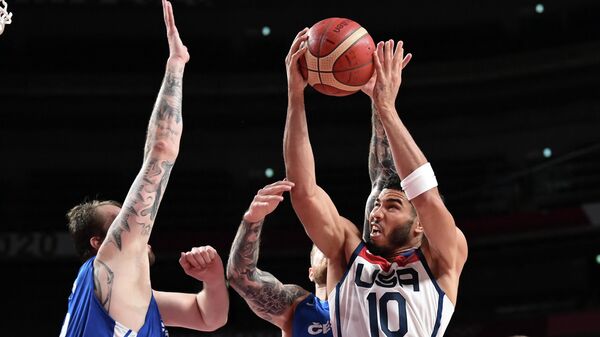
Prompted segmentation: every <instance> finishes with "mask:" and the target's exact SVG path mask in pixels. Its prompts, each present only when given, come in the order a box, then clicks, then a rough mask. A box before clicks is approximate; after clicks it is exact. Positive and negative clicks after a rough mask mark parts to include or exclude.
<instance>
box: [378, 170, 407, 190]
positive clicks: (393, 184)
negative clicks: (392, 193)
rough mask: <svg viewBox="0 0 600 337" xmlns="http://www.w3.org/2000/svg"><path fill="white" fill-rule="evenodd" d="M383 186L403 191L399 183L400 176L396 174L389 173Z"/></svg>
mask: <svg viewBox="0 0 600 337" xmlns="http://www.w3.org/2000/svg"><path fill="white" fill-rule="evenodd" d="M383 188H384V189H385V188H388V189H392V190H398V191H403V190H402V185H400V177H399V176H398V175H397V174H392V175H390V176H389V177H388V178H387V179H386V181H385V183H384V184H383Z"/></svg>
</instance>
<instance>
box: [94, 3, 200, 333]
mask: <svg viewBox="0 0 600 337" xmlns="http://www.w3.org/2000/svg"><path fill="white" fill-rule="evenodd" d="M163 13H164V20H165V25H166V28H167V38H168V42H169V51H170V54H169V59H168V61H167V66H166V73H165V77H164V80H163V83H162V87H161V89H160V92H159V94H158V98H157V100H156V104H155V106H154V110H153V111H152V115H151V116H150V123H149V125H148V134H147V137H146V145H145V151H144V160H143V164H142V167H141V169H140V171H139V173H138V174H137V177H136V178H135V181H134V182H133V185H132V186H131V188H130V190H129V192H128V194H127V196H126V197H125V201H124V202H123V206H122V207H121V209H120V211H119V213H118V214H117V215H116V217H115V219H114V221H113V222H112V224H111V225H110V227H109V229H108V232H107V234H106V238H105V239H104V240H103V242H102V244H101V245H100V248H99V250H98V254H97V257H96V259H95V261H94V282H95V284H94V288H95V293H96V296H97V297H98V299H99V300H100V302H101V303H102V305H103V306H104V308H105V309H106V311H107V312H108V313H109V314H110V315H111V317H113V318H114V319H115V320H117V321H119V322H120V323H122V324H125V325H126V326H127V327H129V328H131V329H136V327H141V324H143V319H144V315H145V310H142V309H143V308H144V307H145V306H147V304H148V303H149V299H150V296H151V287H150V277H149V273H150V272H149V262H148V250H149V247H148V239H149V237H150V233H151V232H152V228H153V226H154V221H155V219H156V214H157V211H158V206H159V205H160V202H161V199H162V196H163V194H164V192H165V188H166V187H167V182H168V181H169V175H170V174H171V169H172V168H173V165H174V163H175V159H176V157H177V154H178V152H179V140H180V138H181V132H182V126H183V125H182V116H181V99H182V79H183V71H184V68H185V64H186V63H187V61H188V60H189V54H188V52H187V49H186V47H185V46H184V45H183V43H182V42H181V39H180V38H179V34H178V32H177V28H176V27H175V21H174V18H173V9H172V7H171V4H170V3H169V2H167V1H166V0H163Z"/></svg>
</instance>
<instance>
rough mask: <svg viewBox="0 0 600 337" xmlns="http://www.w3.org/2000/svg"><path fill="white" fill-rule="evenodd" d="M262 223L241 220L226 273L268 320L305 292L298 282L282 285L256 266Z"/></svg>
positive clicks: (242, 294) (231, 281)
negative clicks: (296, 283)
mask: <svg viewBox="0 0 600 337" xmlns="http://www.w3.org/2000/svg"><path fill="white" fill-rule="evenodd" d="M262 225H263V222H262V221H261V222H257V223H248V222H246V221H242V224H241V225H240V227H239V229H238V232H237V235H236V237H235V240H234V241H233V244H232V246H231V252H230V254H229V261H228V263H227V269H228V271H227V274H228V276H229V284H231V286H232V287H233V288H234V289H235V290H236V291H237V292H238V293H239V294H240V295H241V296H242V297H243V298H244V299H245V300H246V302H248V304H249V305H250V307H251V308H252V310H253V311H254V312H255V313H256V314H257V315H259V316H260V317H262V318H263V319H265V320H267V321H272V320H273V318H274V317H276V316H279V315H282V314H283V313H284V312H285V311H286V310H287V309H288V308H289V307H290V306H291V305H292V304H293V303H294V301H295V300H296V299H297V298H298V297H301V296H304V295H306V294H308V292H307V291H306V290H304V289H302V288H301V287H299V286H297V285H284V284H282V283H281V282H280V281H279V280H278V279H277V278H275V277H274V276H273V275H272V274H270V273H268V272H265V271H262V270H260V269H258V268H257V267H256V264H257V262H258V251H259V244H260V233H261V230H262Z"/></svg>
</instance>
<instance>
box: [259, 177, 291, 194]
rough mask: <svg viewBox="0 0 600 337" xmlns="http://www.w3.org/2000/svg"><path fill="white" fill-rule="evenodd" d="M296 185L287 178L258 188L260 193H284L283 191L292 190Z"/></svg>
mask: <svg viewBox="0 0 600 337" xmlns="http://www.w3.org/2000/svg"><path fill="white" fill-rule="evenodd" d="M293 187H294V183H293V182H291V181H287V180H280V181H276V182H274V183H272V184H269V185H267V186H265V187H263V188H261V189H260V190H258V193H257V196H258V195H282V194H283V192H288V191H291V190H292V188H293Z"/></svg>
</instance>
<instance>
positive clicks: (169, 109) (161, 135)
mask: <svg viewBox="0 0 600 337" xmlns="http://www.w3.org/2000/svg"><path fill="white" fill-rule="evenodd" d="M182 88H183V74H174V73H169V72H168V73H167V74H166V75H165V78H164V80H163V83H162V86H161V89H160V92H159V94H158V99H157V100H156V104H155V105H154V110H153V111H152V116H151V117H150V123H149V125H148V134H147V135H146V146H145V148H144V159H145V158H147V157H148V154H149V153H150V149H151V148H152V145H153V144H154V140H156V139H172V138H175V137H177V138H178V137H179V136H180V135H181V125H180V124H181V120H182V115H181V100H182V97H183V90H182Z"/></svg>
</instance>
